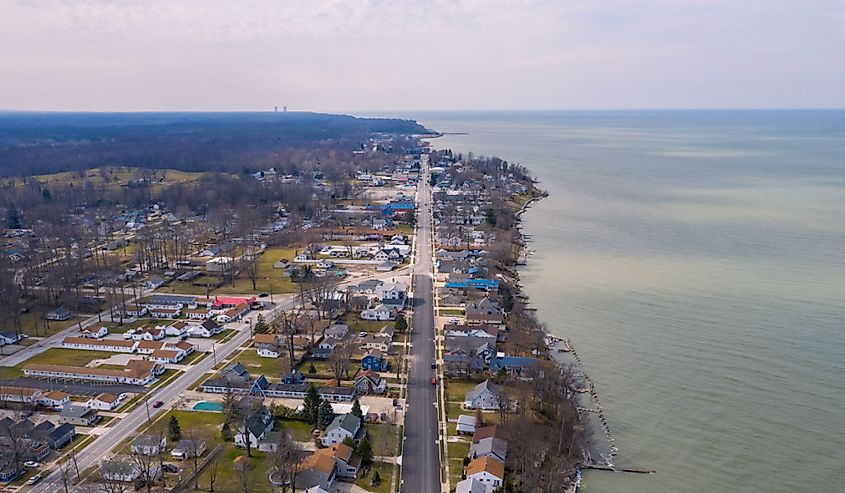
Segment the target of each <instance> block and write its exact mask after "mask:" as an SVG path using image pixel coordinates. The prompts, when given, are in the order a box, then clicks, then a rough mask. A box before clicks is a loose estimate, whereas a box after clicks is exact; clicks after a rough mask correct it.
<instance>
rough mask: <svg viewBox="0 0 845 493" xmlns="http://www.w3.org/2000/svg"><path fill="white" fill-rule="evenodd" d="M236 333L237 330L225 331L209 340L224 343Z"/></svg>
mask: <svg viewBox="0 0 845 493" xmlns="http://www.w3.org/2000/svg"><path fill="white" fill-rule="evenodd" d="M234 333H235V329H223V330H222V331H221V332H220V333H219V334H214V335H213V336H211V337H209V339H214V340H217V341H220V342H223V341H224V340H225V339H227V338H228V337H229V336H230V335H234Z"/></svg>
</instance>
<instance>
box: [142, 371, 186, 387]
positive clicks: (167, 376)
mask: <svg viewBox="0 0 845 493" xmlns="http://www.w3.org/2000/svg"><path fill="white" fill-rule="evenodd" d="M181 374H182V371H181V370H164V373H162V374H161V376H160V377H158V382H156V383H154V384H153V386H152V387H150V390H153V389H157V388H159V387H161V386H162V385H165V384H167V383H170V382H172V381H173V380H174V379H176V378H178V377H179V375H181Z"/></svg>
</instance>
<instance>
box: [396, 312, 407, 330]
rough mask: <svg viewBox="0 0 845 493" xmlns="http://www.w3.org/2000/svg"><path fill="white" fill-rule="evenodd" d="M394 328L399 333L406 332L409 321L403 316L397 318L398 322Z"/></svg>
mask: <svg viewBox="0 0 845 493" xmlns="http://www.w3.org/2000/svg"><path fill="white" fill-rule="evenodd" d="M393 328H394V329H396V330H397V331H399V332H404V331H405V330H407V329H408V321H407V320H405V317H404V316H402V315H397V316H396V321H395V322H393Z"/></svg>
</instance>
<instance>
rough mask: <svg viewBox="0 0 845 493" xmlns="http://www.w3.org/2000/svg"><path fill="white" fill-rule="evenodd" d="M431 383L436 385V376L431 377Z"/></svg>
mask: <svg viewBox="0 0 845 493" xmlns="http://www.w3.org/2000/svg"><path fill="white" fill-rule="evenodd" d="M431 385H437V377H431Z"/></svg>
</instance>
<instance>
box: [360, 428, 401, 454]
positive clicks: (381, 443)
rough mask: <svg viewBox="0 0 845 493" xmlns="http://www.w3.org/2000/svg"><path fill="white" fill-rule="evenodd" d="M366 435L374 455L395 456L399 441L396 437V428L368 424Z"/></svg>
mask: <svg viewBox="0 0 845 493" xmlns="http://www.w3.org/2000/svg"><path fill="white" fill-rule="evenodd" d="M367 433H368V434H369V435H370V444H371V445H372V447H373V454H374V455H382V456H395V455H397V453H398V450H399V440H400V438H398V437H397V436H396V427H395V426H393V425H387V424H379V425H376V424H369V425H367Z"/></svg>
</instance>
